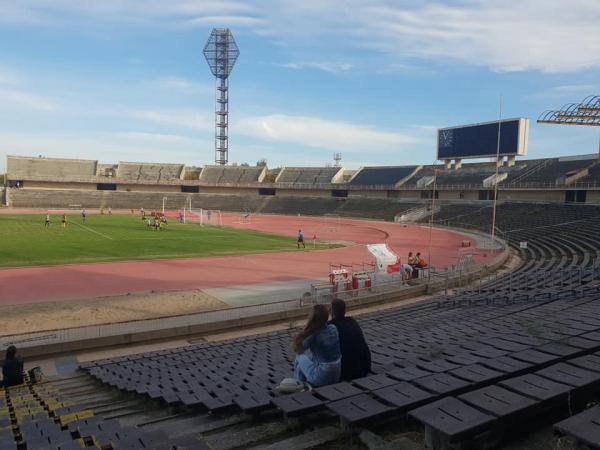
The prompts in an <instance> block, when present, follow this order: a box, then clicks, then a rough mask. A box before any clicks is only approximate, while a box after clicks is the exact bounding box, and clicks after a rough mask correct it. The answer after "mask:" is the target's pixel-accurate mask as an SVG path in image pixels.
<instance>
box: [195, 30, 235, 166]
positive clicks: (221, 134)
mask: <svg viewBox="0 0 600 450" xmlns="http://www.w3.org/2000/svg"><path fill="white" fill-rule="evenodd" d="M239 54H240V50H239V49H238V46H237V44H236V43H235V39H233V35H232V34H231V31H229V28H214V29H213V30H212V32H211V33H210V36H209V38H208V41H207V42H206V45H205V46H204V57H205V58H206V62H207V63H208V66H209V67H210V71H211V72H212V74H213V75H214V76H215V81H216V108H215V164H221V165H225V164H227V161H228V159H229V137H228V129H229V74H230V73H231V71H232V70H233V66H234V64H235V61H236V60H237V58H238V56H239Z"/></svg>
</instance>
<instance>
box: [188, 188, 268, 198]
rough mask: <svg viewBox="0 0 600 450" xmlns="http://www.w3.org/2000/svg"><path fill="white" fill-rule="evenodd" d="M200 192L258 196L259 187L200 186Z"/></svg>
mask: <svg viewBox="0 0 600 450" xmlns="http://www.w3.org/2000/svg"><path fill="white" fill-rule="evenodd" d="M200 192H201V193H205V194H220V195H256V196H258V188H227V187H213V186H200Z"/></svg>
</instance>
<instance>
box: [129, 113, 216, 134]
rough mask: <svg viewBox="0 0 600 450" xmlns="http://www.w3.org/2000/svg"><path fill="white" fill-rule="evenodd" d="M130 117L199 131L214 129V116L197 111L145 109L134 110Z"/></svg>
mask: <svg viewBox="0 0 600 450" xmlns="http://www.w3.org/2000/svg"><path fill="white" fill-rule="evenodd" d="M128 115H129V117H131V118H133V119H138V120H143V121H147V122H153V123H156V124H159V125H167V126H176V127H183V128H191V129H194V130H199V131H208V130H212V129H214V123H215V122H214V116H213V115H211V114H199V113H198V112H196V111H189V110H177V111H165V110H160V111H157V110H145V111H132V112H130V113H129V114H128Z"/></svg>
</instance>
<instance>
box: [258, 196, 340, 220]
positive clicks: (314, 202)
mask: <svg viewBox="0 0 600 450" xmlns="http://www.w3.org/2000/svg"><path fill="white" fill-rule="evenodd" d="M339 205H340V202H339V200H338V199H336V198H331V197H287V196H286V197H268V198H267V202H266V203H265V205H264V206H263V207H262V208H261V209H260V212H262V213H271V214H294V215H295V214H303V215H310V216H316V215H323V214H331V213H333V212H335V210H336V208H337V207H338V206H339Z"/></svg>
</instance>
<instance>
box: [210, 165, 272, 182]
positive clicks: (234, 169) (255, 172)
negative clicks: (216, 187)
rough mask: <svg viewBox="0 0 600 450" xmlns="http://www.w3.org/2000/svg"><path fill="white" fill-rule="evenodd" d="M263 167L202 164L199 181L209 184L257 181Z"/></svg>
mask: <svg viewBox="0 0 600 450" xmlns="http://www.w3.org/2000/svg"><path fill="white" fill-rule="evenodd" d="M263 171H264V167H250V166H204V168H203V169H202V172H200V178H199V179H200V181H202V182H205V183H211V184H213V183H214V184H237V183H257V182H258V181H259V180H260V176H261V174H262V172H263Z"/></svg>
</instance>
